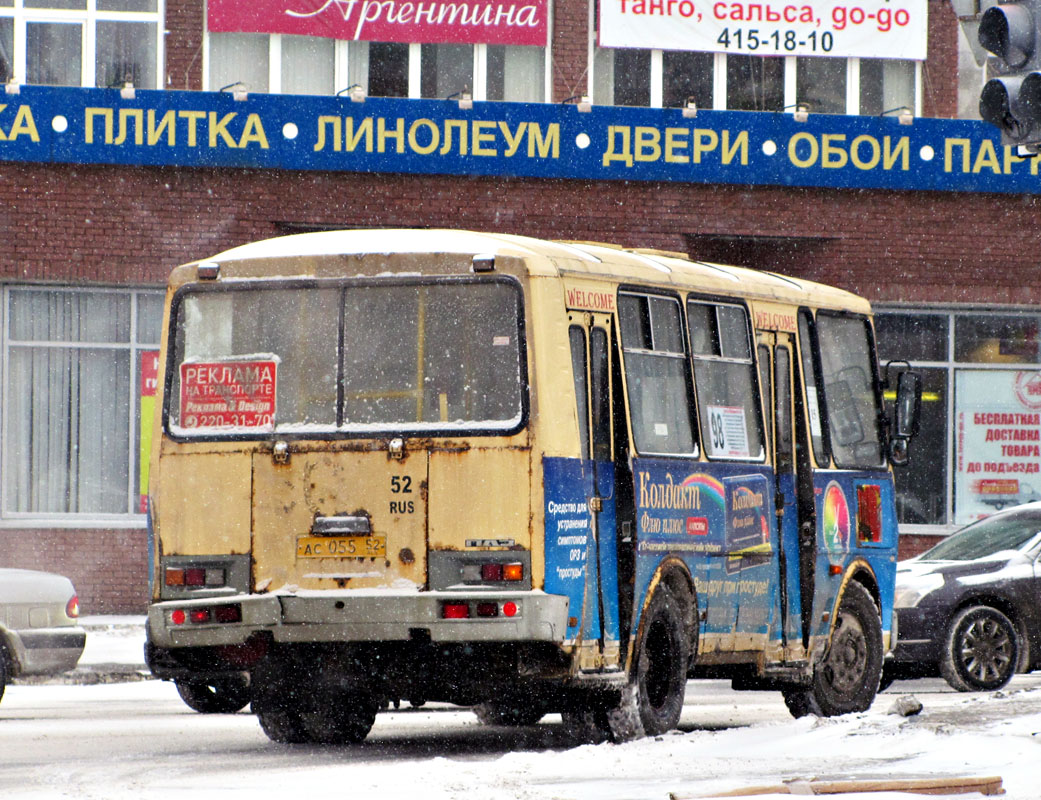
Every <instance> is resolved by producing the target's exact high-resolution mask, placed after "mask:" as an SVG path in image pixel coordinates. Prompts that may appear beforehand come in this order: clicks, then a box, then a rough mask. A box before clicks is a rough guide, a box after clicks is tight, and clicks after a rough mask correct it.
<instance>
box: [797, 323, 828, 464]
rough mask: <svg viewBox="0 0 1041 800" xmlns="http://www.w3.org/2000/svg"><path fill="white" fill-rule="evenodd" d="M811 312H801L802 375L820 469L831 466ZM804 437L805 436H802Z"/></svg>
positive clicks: (812, 436)
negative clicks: (825, 432) (825, 434)
mask: <svg viewBox="0 0 1041 800" xmlns="http://www.w3.org/2000/svg"><path fill="white" fill-rule="evenodd" d="M811 325H812V320H811V317H810V312H809V311H807V310H805V309H803V310H802V311H800V312H799V350H800V351H801V352H802V374H803V381H804V382H805V385H806V416H807V418H808V421H809V423H810V440H811V441H812V442H813V455H814V457H815V458H816V459H817V465H818V466H820V467H827V466H829V459H828V446H827V442H826V440H825V438H824V426H823V424H822V421H821V420H822V417H823V409H822V408H821V405H822V403H821V400H822V393H821V392H820V390H819V388H818V387H819V386H820V382H819V379H818V377H817V359H816V357H815V353H816V349H817V348H816V343H815V342H814V338H813V331H812V328H811ZM800 435H804V434H800Z"/></svg>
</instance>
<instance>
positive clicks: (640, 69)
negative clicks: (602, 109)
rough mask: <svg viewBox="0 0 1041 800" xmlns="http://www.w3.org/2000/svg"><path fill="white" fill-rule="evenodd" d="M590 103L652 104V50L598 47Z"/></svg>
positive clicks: (618, 104)
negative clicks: (594, 84) (593, 86)
mask: <svg viewBox="0 0 1041 800" xmlns="http://www.w3.org/2000/svg"><path fill="white" fill-rule="evenodd" d="M594 73H595V79H596V81H595V82H596V86H595V88H594V90H593V101H594V102H595V103H598V104H600V105H607V106H649V105H650V104H651V51H650V50H624V49H609V48H600V49H599V50H597V52H596V61H595V70H594Z"/></svg>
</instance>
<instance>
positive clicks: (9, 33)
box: [0, 17, 14, 83]
mask: <svg viewBox="0 0 1041 800" xmlns="http://www.w3.org/2000/svg"><path fill="white" fill-rule="evenodd" d="M13 54H14V20H13V19H4V18H3V17H0V83H7V82H8V81H9V80H11V78H12V76H13V75H14V57H13Z"/></svg>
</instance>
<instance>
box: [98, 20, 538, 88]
mask: <svg viewBox="0 0 1041 800" xmlns="http://www.w3.org/2000/svg"><path fill="white" fill-rule="evenodd" d="M91 1H92V2H93V1H94V0H91ZM213 35H214V34H212V33H210V31H209V30H208V29H207V30H205V31H204V32H203V48H202V89H203V91H210V92H215V91H218V90H220V89H221V88H222V87H220V86H212V85H211V84H210V65H211V57H212V56H211V36H213ZM216 35H218V36H219V35H220V34H219V33H218V34H216ZM254 35H256V36H267V38H268V79H267V80H268V83H267V88H265V89H263V90H260V89H256V88H255V87H247V89H248V90H249V91H253V92H257V93H259V94H282V93H283V92H282V37H283V36H286V35H288V34H281V33H270V34H254ZM333 43H334V47H333V86H334V87H335V91H336V92H337V93H339V92H342V91H344V90H345V89H347V88H349V87H351V86H353V85H356V84H358V85H361V86H363V87H365V88H366V91H368V88H367V86H368V76H366V78H365V80H364V81H359V80H356V79H354V78H353V77H352V76H351V49H352V48H353V47H356V46H359V45H368V44H369V43H368V42H351V41H347V40H344V39H334V40H333ZM494 46H497V45H487V44H475V45H472V47H473V50H474V52H473V72H472V74H473V85H471V86H467V87H463V86H460V87H459V91H463V90H464V89H467V90H469V91H470V93H471V94H472V96H473V99H474V100H482V101H483V100H487V96H488V48H489V47H494ZM408 48H409V53H408V91H407V93H406V95H405V96H406V97H407V98H409V99H412V100H418V99H422V97H423V93H422V71H421V64H422V52H423V44H421V43H416V42H413V43H410V44H409V45H408ZM538 49H541V50H542V51H543V62H542V96H543V98H544V99H543V101H542V102H550V100H549V99H548V98H551V97H552V96H553V75H552V69H551V67H552V48H551V44H550V42H549V41H547V43H546V45H545V46H544V47H542V48H538ZM374 96H375V95H374ZM498 102H502V101H498ZM506 102H509V101H506Z"/></svg>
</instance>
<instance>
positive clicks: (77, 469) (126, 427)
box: [0, 287, 162, 518]
mask: <svg viewBox="0 0 1041 800" xmlns="http://www.w3.org/2000/svg"><path fill="white" fill-rule="evenodd" d="M5 299H6V316H7V328H6V330H5V331H4V334H5V345H4V357H5V364H6V381H5V384H4V385H5V395H4V405H3V416H4V419H3V429H4V432H5V438H4V441H3V448H2V452H0V456H2V464H3V469H2V474H3V481H2V493H3V494H2V499H3V502H2V507H3V516H4V517H6V518H14V517H17V518H24V517H55V516H65V515H78V516H80V517H83V516H87V517H99V518H110V517H112V516H114V515H115V516H126V515H129V514H133V513H137V512H138V511H139V509H140V481H139V470H140V467H141V460H140V457H139V453H140V451H141V436H142V434H144V435H145V436H147V435H149V431H148V429H149V428H150V425H151V416H150V415H142V414H141V408H142V397H143V396H145V395H147V392H148V390H145V391H142V383H143V381H142V377H143V375H144V373H143V372H142V367H143V366H145V362H146V357H147V356H149V355H150V354H152V353H153V352H154V351H155V350H156V349H158V342H159V328H160V321H161V319H162V293H161V292H132V291H102V290H97V291H74V290H68V289H62V290H52V289H44V288H21V287H19V288H17V289H16V288H11V289H8V290H7V291H6V293H5ZM146 369H147V367H146ZM146 416H147V418H145V417H146Z"/></svg>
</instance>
